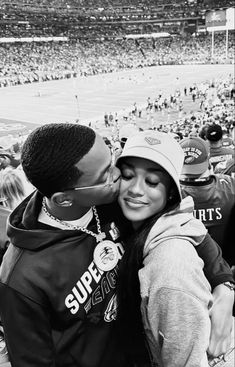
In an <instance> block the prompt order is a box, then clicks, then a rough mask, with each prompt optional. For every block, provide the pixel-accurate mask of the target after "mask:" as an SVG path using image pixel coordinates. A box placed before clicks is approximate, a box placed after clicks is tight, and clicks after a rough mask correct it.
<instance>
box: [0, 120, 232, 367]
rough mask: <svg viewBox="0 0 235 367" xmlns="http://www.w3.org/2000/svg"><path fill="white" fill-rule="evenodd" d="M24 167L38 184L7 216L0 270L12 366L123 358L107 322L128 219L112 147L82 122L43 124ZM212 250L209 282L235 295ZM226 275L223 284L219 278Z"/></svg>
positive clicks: (59, 366)
mask: <svg viewBox="0 0 235 367" xmlns="http://www.w3.org/2000/svg"><path fill="white" fill-rule="evenodd" d="M22 167H23V169H24V172H25V173H26V176H27V178H28V179H29V181H30V182H31V183H32V184H33V185H34V186H35V187H36V188H37V190H36V192H35V193H33V194H31V195H30V196H29V197H28V198H26V199H25V200H24V201H23V202H22V203H21V204H20V205H19V206H18V208H16V209H15V210H14V211H13V213H12V214H11V216H10V219H9V226H8V235H9V237H10V239H11V242H12V244H11V245H10V246H9V248H8V250H7V253H6V255H5V257H4V260H3V264H2V267H1V272H0V314H1V317H2V321H3V326H4V330H5V332H6V341H7V347H8V350H9V356H10V361H11V365H12V367H44V366H45V367H49V366H50V367H52V366H53V367H88V366H89V367H110V366H112V367H126V366H127V365H128V366H129V364H127V362H126V360H125V356H124V355H123V351H122V348H121V347H120V346H119V341H118V337H117V335H118V333H117V332H116V330H115V328H116V322H115V320H116V316H117V302H116V286H117V278H118V274H119V268H120V265H121V261H122V255H123V252H124V250H123V246H122V242H121V239H122V238H121V237H120V232H119V229H121V230H122V234H124V233H125V230H128V223H127V221H126V220H125V221H123V217H122V216H121V214H120V211H119V208H118V207H117V205H116V204H115V203H114V204H109V203H111V202H112V201H114V200H115V198H116V197H117V194H118V189H119V178H120V171H119V170H118V169H117V168H116V167H115V166H114V160H113V157H112V155H111V152H110V149H109V148H108V147H107V145H105V143H104V140H103V139H102V137H100V136H99V135H98V134H96V133H95V132H94V131H93V130H92V129H90V128H88V127H85V126H82V125H77V124H49V125H45V126H42V127H40V128H38V129H36V130H35V131H33V132H32V133H31V134H30V135H29V137H28V138H27V140H26V142H25V144H24V146H23V150H22ZM105 204H109V205H105ZM207 240H208V239H207ZM207 240H206V241H207ZM203 246H204V245H203V243H202V244H200V245H199V246H198V247H197V251H198V252H199V251H202V252H203V248H204V247H203ZM200 249H201V250H200ZM211 251H212V252H213V249H212V248H210V250H209V253H208V251H207V255H208V257H209V258H210V257H211V256H212V263H213V264H215V263H216V264H217V268H216V269H215V270H214V274H216V273H217V272H218V273H219V276H217V275H215V276H213V277H212V279H211V284H212V287H213V288H214V287H215V291H217V290H218V289H219V291H220V290H222V289H223V291H224V292H226V299H228V298H229V299H233V293H234V292H232V291H231V290H230V288H229V287H231V289H232V288H233V286H232V283H231V282H232V280H233V278H232V274H231V272H230V271H229V268H228V267H226V264H225V263H224V262H223V260H222V259H221V256H220V254H219V252H218V251H217V252H214V253H211ZM203 259H204V257H203ZM218 259H219V261H217V260H218ZM204 260H205V259H204ZM205 268H206V270H205V273H209V272H210V271H209V272H208V271H207V270H209V267H208V268H207V265H206V264H205ZM219 269H220V270H219ZM221 269H223V271H222V274H221ZM227 281H229V282H230V283H229V284H230V285H229V287H228V284H227V283H226V284H225V286H223V285H222V284H220V283H223V282H227ZM217 285H218V287H217ZM215 291H214V292H215ZM220 299H221V297H220ZM223 299H224V297H223V298H222V300H223ZM219 303H220V304H221V302H219ZM215 308H216V307H215ZM229 312H230V311H229ZM229 312H228V314H229ZM225 313H226V312H224V314H225ZM224 314H223V316H224ZM212 322H213V321H212ZM221 322H222V323H223V324H224V325H226V323H225V322H224V321H221V318H220V329H221ZM222 329H223V328H222ZM217 330H218V328H217ZM228 335H229V334H228ZM215 339H217V338H213V336H212V344H213V345H214V347H213V346H212V350H213V351H214V353H215V355H218V353H217V352H218V349H217V346H218V343H217V342H214V341H215ZM221 353H222V352H220V353H219V354H221Z"/></svg>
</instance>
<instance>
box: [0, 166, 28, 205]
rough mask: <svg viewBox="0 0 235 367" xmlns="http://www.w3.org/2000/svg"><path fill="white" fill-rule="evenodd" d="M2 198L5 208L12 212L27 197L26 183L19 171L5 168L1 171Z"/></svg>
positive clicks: (0, 195)
mask: <svg viewBox="0 0 235 367" xmlns="http://www.w3.org/2000/svg"><path fill="white" fill-rule="evenodd" d="M0 197H2V199H3V206H4V207H6V208H7V209H9V210H10V211H12V210H13V209H14V208H15V207H16V206H17V205H18V204H19V203H20V202H21V201H22V200H23V199H24V198H25V197H26V191H25V187H24V182H23V180H22V178H21V175H20V173H19V171H18V170H16V169H13V168H5V169H4V170H2V171H0Z"/></svg>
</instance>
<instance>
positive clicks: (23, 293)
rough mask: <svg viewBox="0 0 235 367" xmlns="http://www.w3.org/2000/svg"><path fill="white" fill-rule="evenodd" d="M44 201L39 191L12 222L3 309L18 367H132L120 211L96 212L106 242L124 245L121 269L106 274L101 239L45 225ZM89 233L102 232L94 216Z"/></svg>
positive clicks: (0, 295) (0, 288)
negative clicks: (125, 334)
mask: <svg viewBox="0 0 235 367" xmlns="http://www.w3.org/2000/svg"><path fill="white" fill-rule="evenodd" d="M41 204H42V196H41V194H39V193H34V194H32V195H31V196H30V197H29V198H26V199H25V200H24V201H23V202H22V203H21V204H20V205H19V206H18V208H16V210H15V211H13V213H12V214H11V216H10V219H9V222H10V223H9V227H8V236H9V237H10V239H11V244H10V246H9V248H8V251H7V253H6V255H5V256H4V260H3V264H2V267H1V273H0V281H1V283H0V312H1V318H2V321H3V325H4V328H5V337H6V342H7V347H8V352H9V356H10V361H11V364H12V367H44V366H45V367H49V366H50V367H52V366H53V367H54V366H56V367H111V366H112V367H124V366H126V362H125V361H124V357H123V354H122V351H121V348H120V347H119V345H118V341H117V337H116V334H117V333H116V331H115V324H116V322H115V320H116V315H117V302H116V283H117V274H118V269H119V265H120V261H121V258H122V255H123V247H122V245H121V243H120V237H119V238H117V239H116V237H117V236H118V231H117V227H115V225H114V223H115V224H116V222H115V220H113V217H114V216H115V214H118V213H117V211H116V210H117V207H116V206H114V207H113V206H111V205H106V206H102V207H97V211H98V214H99V217H100V221H101V227H102V231H103V232H105V233H106V239H107V240H111V241H115V242H117V243H120V245H118V251H119V262H118V264H117V265H116V266H115V267H114V268H113V269H111V270H110V271H106V272H103V271H100V270H99V269H98V268H97V267H96V265H95V263H94V261H93V252H94V249H95V247H96V245H97V243H96V239H95V237H93V236H91V235H88V234H86V233H84V232H81V231H77V230H60V229H57V228H54V227H49V226H47V225H44V224H42V223H39V222H38V221H37V218H38V214H39V212H40V210H41ZM117 217H118V216H117ZM88 229H90V230H91V231H93V232H95V233H97V227H96V222H95V221H94V219H93V220H92V222H91V223H90V224H89V226H88Z"/></svg>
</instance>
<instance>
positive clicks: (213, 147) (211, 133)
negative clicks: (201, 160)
mask: <svg viewBox="0 0 235 367" xmlns="http://www.w3.org/2000/svg"><path fill="white" fill-rule="evenodd" d="M205 137H206V139H207V140H208V142H209V147H210V162H211V164H212V167H213V169H214V168H215V166H216V165H217V163H219V162H223V161H227V160H229V159H234V149H231V148H226V147H224V146H223V139H222V138H223V131H222V128H221V126H220V125H218V124H212V125H209V126H208V128H207V130H206V135H205Z"/></svg>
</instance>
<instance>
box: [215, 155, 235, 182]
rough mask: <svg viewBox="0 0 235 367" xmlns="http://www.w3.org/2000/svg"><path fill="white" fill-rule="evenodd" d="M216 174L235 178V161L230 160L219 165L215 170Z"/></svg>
mask: <svg viewBox="0 0 235 367" xmlns="http://www.w3.org/2000/svg"><path fill="white" fill-rule="evenodd" d="M214 173H223V174H224V175H229V176H231V177H234V178H235V161H234V159H233V158H232V159H229V160H228V161H223V162H220V163H217V165H216V166H215V169H214Z"/></svg>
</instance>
